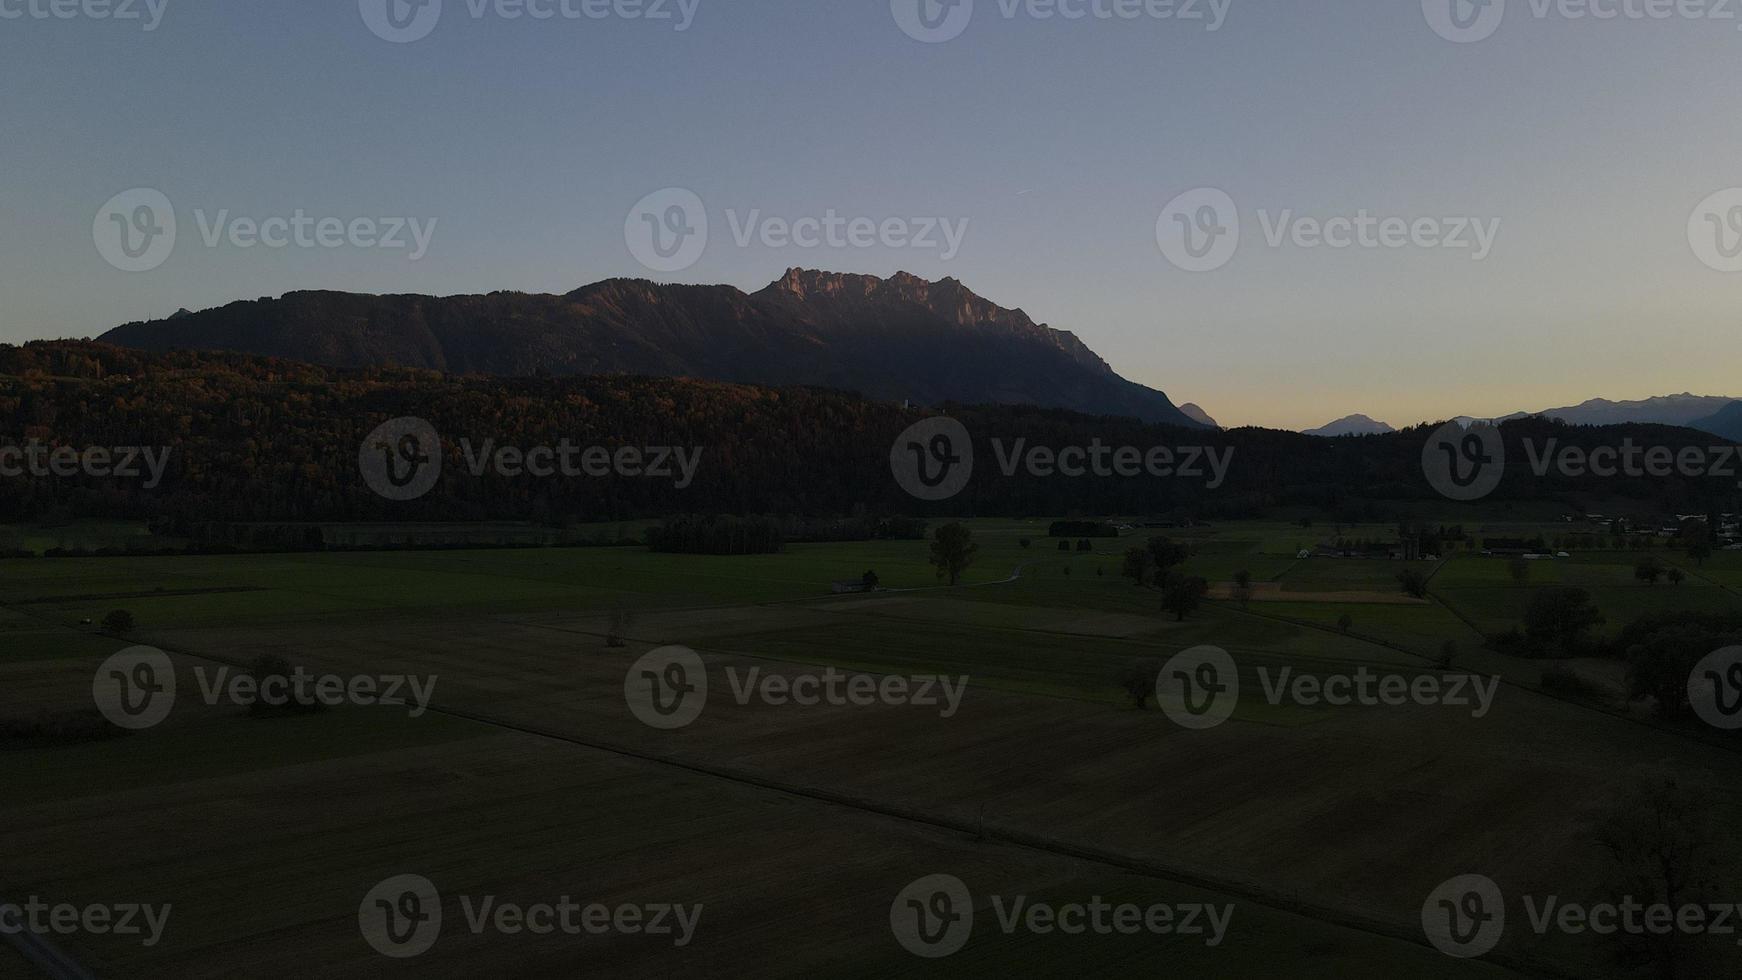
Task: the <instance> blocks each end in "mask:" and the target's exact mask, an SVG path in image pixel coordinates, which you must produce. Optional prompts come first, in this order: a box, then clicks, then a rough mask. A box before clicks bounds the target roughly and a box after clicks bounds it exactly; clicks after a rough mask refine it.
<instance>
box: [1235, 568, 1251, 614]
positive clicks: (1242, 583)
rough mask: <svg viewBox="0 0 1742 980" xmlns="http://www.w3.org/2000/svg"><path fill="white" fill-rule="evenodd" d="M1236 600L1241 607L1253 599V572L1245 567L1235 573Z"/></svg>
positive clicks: (1244, 606)
mask: <svg viewBox="0 0 1742 980" xmlns="http://www.w3.org/2000/svg"><path fill="white" fill-rule="evenodd" d="M1234 600H1235V601H1236V602H1238V603H1240V608H1241V609H1245V608H1246V604H1247V603H1249V602H1251V601H1252V573H1251V572H1249V571H1247V570H1246V569H1244V568H1242V569H1240V570H1239V571H1237V572H1235V573H1234Z"/></svg>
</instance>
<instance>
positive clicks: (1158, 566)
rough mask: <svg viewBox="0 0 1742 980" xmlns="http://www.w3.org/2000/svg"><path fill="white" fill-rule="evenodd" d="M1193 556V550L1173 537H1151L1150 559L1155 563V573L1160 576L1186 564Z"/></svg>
mask: <svg viewBox="0 0 1742 980" xmlns="http://www.w3.org/2000/svg"><path fill="white" fill-rule="evenodd" d="M1191 556H1192V550H1191V549H1190V548H1188V547H1186V546H1185V545H1183V544H1180V543H1179V542H1178V541H1175V540H1174V539H1172V538H1150V539H1149V560H1150V562H1151V563H1152V564H1154V565H1155V573H1156V576H1157V577H1158V578H1159V577H1160V576H1163V575H1166V574H1167V573H1168V572H1170V571H1172V570H1173V569H1174V568H1175V567H1177V566H1179V565H1183V564H1185V561H1186V559H1187V558H1190V557H1191Z"/></svg>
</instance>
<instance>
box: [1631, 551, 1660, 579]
mask: <svg viewBox="0 0 1742 980" xmlns="http://www.w3.org/2000/svg"><path fill="white" fill-rule="evenodd" d="M1633 577H1634V578H1636V579H1638V580H1639V581H1641V582H1644V583H1645V584H1646V585H1656V584H1657V580H1658V579H1660V578H1663V566H1662V565H1660V564H1658V561H1657V559H1656V558H1641V559H1639V564H1637V565H1635V566H1634V567H1633Z"/></svg>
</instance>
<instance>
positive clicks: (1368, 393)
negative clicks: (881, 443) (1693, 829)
mask: <svg viewBox="0 0 1742 980" xmlns="http://www.w3.org/2000/svg"><path fill="white" fill-rule="evenodd" d="M31 2H35V3H37V4H39V5H40V4H44V3H46V2H47V0H0V12H5V11H8V10H20V9H25V5H26V4H29V3H31ZM140 2H141V4H143V0H140ZM1539 2H1540V0H1539ZM1615 2H1620V0H1615ZM1630 2H1632V3H1634V4H1639V3H1642V2H1643V0H1630ZM1714 2H1715V0H1714ZM167 3H168V6H167V8H165V10H164V17H163V20H162V22H161V24H160V25H159V26H158V28H157V29H156V30H155V31H153V32H149V33H147V32H145V31H143V30H142V29H141V27H140V25H139V24H138V23H123V22H118V21H97V20H91V19H86V18H82V17H81V18H79V19H74V20H69V21H60V20H52V19H37V18H33V17H29V16H26V17H23V18H19V19H0V85H3V86H4V91H5V92H6V93H7V95H6V98H5V100H4V106H5V108H4V109H3V110H0V121H3V123H4V125H3V127H0V228H3V231H0V341H3V342H18V341H23V340H28V339H35V338H47V337H67V336H89V335H95V334H97V333H100V332H101V331H103V330H105V329H107V328H109V327H111V326H114V325H116V324H119V323H122V322H126V321H130V320H137V319H147V318H155V317H161V316H166V315H168V314H170V313H172V312H174V311H175V310H176V309H177V308H178V307H184V306H185V307H189V308H193V309H201V308H205V307H209V306H215V305H218V304H221V303H225V302H228V301H231V300H236V299H253V298H257V297H261V296H275V295H279V294H281V293H284V292H286V291H289V290H293V289H308V288H329V289H345V290H358V291H366V292H424V293H438V294H451V293H464V292H478V291H487V290H491V289H522V290H530V291H541V292H561V291H566V290H569V289H572V288H574V287H576V286H578V285H581V284H583V283H587V282H592V281H595V280H598V279H602V278H607V277H611V276H643V277H649V278H658V279H663V280H668V281H680V282H725V283H731V284H733V285H737V286H740V287H743V288H745V289H755V288H759V287H761V286H762V285H765V284H766V283H767V282H769V281H771V280H773V279H775V278H777V277H778V276H779V275H780V273H781V272H782V271H783V270H784V269H786V268H787V267H789V266H805V267H812V268H817V267H820V268H828V269H834V270H839V271H852V272H866V273H873V274H879V275H885V274H888V273H891V272H894V271H896V270H898V269H905V270H908V271H911V272H914V273H916V274H919V275H922V276H925V277H927V278H934V279H935V278H939V277H942V276H946V275H948V276H955V277H957V278H959V279H961V280H963V281H964V282H966V283H967V284H968V285H969V286H970V287H971V288H973V289H974V290H976V291H977V292H979V293H981V294H983V295H985V296H987V297H988V298H990V299H992V300H994V301H996V302H999V303H1001V304H1003V305H1006V306H1019V307H1022V308H1023V309H1025V310H1027V311H1028V312H1029V314H1030V315H1032V316H1033V317H1034V318H1035V319H1036V320H1040V321H1043V322H1047V323H1050V324H1051V325H1053V326H1055V327H1059V328H1061V329H1068V330H1072V331H1075V332H1076V333H1077V334H1079V335H1080V336H1081V337H1082V338H1083V339H1084V340H1085V341H1086V342H1087V343H1088V344H1089V345H1090V346H1091V347H1093V348H1094V349H1095V350H1096V351H1098V352H1099V353H1101V354H1102V355H1103V356H1104V357H1106V358H1107V359H1108V360H1109V361H1110V362H1111V363H1112V364H1113V365H1114V366H1115V368H1116V369H1117V370H1119V371H1120V372H1121V373H1122V374H1124V375H1125V376H1127V377H1129V378H1132V379H1133V380H1136V381H1140V382H1142V383H1145V384H1149V385H1152V386H1155V387H1158V388H1161V389H1163V390H1165V391H1166V392H1168V393H1169V394H1170V395H1172V396H1173V397H1174V399H1175V400H1176V401H1182V402H1183V401H1195V402H1198V403H1199V404H1201V405H1203V406H1204V407H1205V408H1206V409H1207V410H1208V411H1210V413H1211V414H1213V415H1215V416H1216V417H1217V418H1218V419H1219V420H1220V421H1221V422H1222V423H1223V424H1225V425H1227V424H1262V425H1271V426H1278V427H1288V428H1295V427H1303V426H1309V425H1317V424H1320V423H1323V422H1326V421H1328V420H1330V419H1333V418H1336V417H1338V416H1342V415H1346V414H1349V413H1353V412H1364V413H1366V414H1369V415H1373V416H1375V417H1377V418H1380V419H1384V420H1386V421H1389V422H1392V423H1394V424H1397V425H1404V424H1410V423H1414V422H1417V421H1422V420H1427V419H1439V418H1445V417H1450V416H1453V415H1458V414H1473V415H1496V414H1502V413H1506V412H1511V411H1514V410H1519V409H1525V410H1538V409H1543V408H1549V407H1552V406H1558V405H1563V404H1569V403H1574V402H1578V401H1582V400H1584V399H1585V398H1588V397H1593V396H1605V397H1612V398H1639V397H1645V396H1649V395H1657V394H1665V393H1671V392H1680V391H1684V390H1692V391H1694V392H1696V393H1701V394H1714V395H1737V396H1742V377H1739V376H1738V375H1737V372H1736V370H1735V368H1736V366H1737V365H1738V364H1742V356H1739V355H1742V330H1738V329H1737V327H1738V322H1739V318H1738V315H1737V314H1738V310H1739V308H1742V273H1723V272H1719V271H1715V270H1714V269H1712V268H1709V267H1708V266H1707V265H1706V264H1704V263H1702V261H1700V259H1699V258H1698V257H1696V255H1695V252H1694V250H1693V249H1692V248H1691V247H1690V244H1689V239H1688V228H1687V225H1688V221H1689V216H1690V214H1691V213H1692V212H1693V210H1694V208H1695V206H1696V205H1697V204H1699V203H1700V202H1701V201H1702V200H1703V199H1705V198H1706V197H1707V196H1708V195H1710V194H1712V193H1714V192H1716V191H1720V190H1723V189H1726V188H1730V187H1736V186H1742V127H1738V126H1737V125H1736V123H1735V100H1734V92H1735V83H1736V81H1737V79H1738V73H1737V70H1738V66H1742V31H1739V30H1738V27H1739V26H1742V22H1739V21H1737V20H1735V19H1731V20H1727V21H1712V20H1679V19H1676V20H1667V21H1649V20H1635V19H1627V18H1617V19H1614V20H1606V21H1598V20H1591V19H1586V20H1570V19H1567V18H1565V17H1562V16H1560V15H1559V14H1556V13H1551V14H1549V15H1548V16H1547V17H1546V18H1541V19H1539V18H1538V17H1536V16H1535V15H1534V12H1533V10H1532V4H1531V0H1510V7H1509V9H1508V10H1507V11H1506V15H1505V20H1504V22H1503V23H1502V26H1501V28H1500V29H1499V31H1498V32H1497V33H1496V34H1495V35H1494V36H1493V37H1491V38H1488V39H1487V40H1484V41H1481V42H1479V43H1474V44H1453V43H1450V42H1448V41H1446V40H1444V39H1442V38H1441V37H1439V36H1438V35H1437V34H1436V33H1435V32H1434V31H1433V30H1431V29H1430V28H1429V26H1428V21H1427V18H1426V17H1424V14H1423V10H1422V9H1421V6H1420V5H1419V3H1418V2H1417V0H1332V2H1303V0H1232V4H1231V7H1230V9H1229V10H1228V14H1227V19H1226V21H1225V23H1224V24H1223V25H1222V27H1221V29H1220V30H1219V31H1216V32H1214V33H1211V32H1208V31H1206V30H1205V29H1204V25H1203V23H1202V22H1192V23H1187V22H1181V21H1177V20H1156V19H1150V18H1142V19H1138V20H1132V21H1122V20H1096V19H1084V20H1078V21H1066V20H1061V19H1053V20H1037V19H1034V18H1032V17H1030V16H1028V15H1027V14H1025V13H1024V14H1019V15H1018V16H1017V17H1015V18H1013V19H1006V18H1005V17H1004V16H1003V15H1002V14H1001V12H1000V10H999V2H998V0H978V7H977V9H976V11H975V15H974V18H973V20H972V22H971V23H970V25H969V26H968V28H967V30H966V31H965V32H964V33H963V34H961V36H959V37H957V38H955V39H954V40H951V41H948V42H947V43H940V44H925V43H920V42H917V41H915V40H912V39H910V38H909V37H908V36H907V35H906V34H904V33H903V32H902V31H901V30H900V29H899V28H898V26H897V24H896V20H895V18H894V16H892V12H891V9H890V4H889V2H888V0H851V2H841V0H827V2H822V0H700V6H699V8H698V10H697V12H696V17H695V21H694V23H693V24H692V25H691V26H690V28H689V29H688V30H687V31H684V32H677V31H675V30H673V29H672V25H671V24H670V23H669V22H666V23H654V22H649V21H643V20H625V19H607V20H585V19H583V20H563V19H555V20H549V21H542V22H534V21H531V20H518V21H509V20H503V19H501V18H499V17H497V16H495V15H494V14H491V15H487V16H486V17H485V18H484V19H481V20H474V19H473V18H472V17H471V16H470V14H469V12H468V10H467V8H466V0H446V4H447V6H446V9H445V10H444V14H443V17H442V20H441V22H440V23H439V24H438V25H437V27H436V29H435V30H434V32H433V33H431V34H430V35H429V36H428V37H427V38H425V39H423V40H420V41H417V42H415V43H410V44H391V43H387V42H385V41H383V40H381V39H379V38H378V37H376V36H375V35H374V34H373V33H371V32H370V31H369V30H368V29H367V28H366V27H365V25H364V22H363V18H362V16H361V15H360V13H359V8H358V3H357V0H319V2H317V0H306V2H304V0H299V2H295V3H287V2H280V3H269V2H262V0H167ZM1733 6H1734V7H1735V8H1736V10H1735V12H1736V13H1738V14H1742V3H1735V4H1734V5H1733ZM1201 186H1211V187H1216V188H1220V189H1222V190H1224V191H1226V192H1228V193H1229V194H1230V195H1232V197H1233V198H1234V200H1235V201H1236V202H1237V203H1238V205H1239V207H1240V210H1241V218H1242V224H1243V240H1242V244H1241V249H1240V251H1239V253H1238V254H1237V255H1236V256H1235V258H1234V259H1233V260H1232V261H1231V262H1230V263H1229V264H1228V265H1226V266H1224V267H1223V268H1220V269H1217V270H1215V271H1213V272H1206V273H1187V272H1184V271H1181V270H1180V269H1178V268H1176V267H1174V266H1173V265H1172V264H1170V263H1169V262H1168V261H1167V259H1166V258H1164V256H1163V254H1162V251H1161V249H1160V248H1159V247H1158V245H1157V243H1156V219H1157V217H1158V215H1159V214H1160V213H1161V210H1162V208H1163V206H1164V205H1165V204H1167V203H1168V202H1169V201H1170V200H1172V199H1173V198H1174V197H1175V196H1176V195H1178V194H1180V193H1181V192H1184V191H1187V190H1191V189H1193V188H1197V187H1201ZM135 187H150V188H155V189H158V190H161V191H163V192H164V193H165V194H167V195H168V197H169V198H170V199H171V200H172V201H173V202H174V204H175V207H176V214H177V218H178V221H179V224H180V229H179V238H178V244H177V248H176V251H175V253H174V254H173V255H172V256H171V257H170V259H169V260H168V261H167V262H166V263H164V264H163V265H162V266H161V267H160V268H157V269H155V270H153V271H150V272H144V273H126V272H121V271H118V270H116V269H114V268H112V267H111V266H110V265H109V264H107V263H106V262H105V261H104V259H103V258H102V257H101V256H100V255H99V253H98V251H97V249H96V247H95V245H94V244H93V238H92V222H93V219H94V218H95V217H96V215H97V212H98V210H99V208H100V207H101V206H102V205H103V204H104V202H105V201H107V200H108V199H109V198H110V197H111V196H112V195H114V194H116V193H118V192H120V191H124V190H127V189H129V188H135ZM665 187H683V188H688V189H690V190H693V191H695V192H696V193H698V194H699V195H700V196H701V197H702V199H703V200H704V201H705V202H706V204H707V207H708V209H709V218H710V222H711V224H712V229H711V233H712V234H711V238H710V243H709V247H708V249H707V251H706V253H705V254H704V255H703V257H702V258H701V260H700V261H699V262H697V263H696V264H695V265H694V266H693V267H690V268H688V269H685V270H683V271H681V272H678V273H675V274H671V275H656V274H654V273H651V272H649V271H648V270H647V269H645V268H644V267H642V266H641V265H640V264H639V263H638V262H637V261H636V260H635V258H634V257H633V256H632V255H631V253H630V251H629V249H628V247H627V246H626V244H625V241H624V220H625V217H626V216H627V215H628V213H629V211H630V209H631V207H632V206H633V205H635V203H636V202H637V201H638V200H640V199H641V198H642V197H643V196H644V195H646V194H648V193H649V192H652V191H655V190H658V189H661V188H665ZM831 208H832V209H834V210H835V211H836V212H837V213H839V214H841V215H842V216H846V217H859V216H864V217H871V218H876V219H879V220H881V219H884V218H890V217H915V218H918V217H939V218H949V219H951V220H959V219H963V218H965V219H967V220H968V222H969V226H968V232H967V236H966V238H965V240H964V243H963V246H962V249H961V252H960V254H959V255H957V256H956V257H954V258H953V259H950V260H948V261H945V260H944V259H943V258H942V257H941V256H940V254H939V253H938V251H937V250H935V249H891V248H871V249H856V248H839V249H836V248H827V247H824V248H815V249H802V248H796V247H791V246H788V247H785V248H768V247H764V246H762V245H760V244H756V245H752V246H750V247H739V246H738V245H737V244H736V243H735V242H734V241H733V240H732V234H731V230H730V228H729V227H728V222H727V218H726V214H725V212H726V211H727V209H734V210H736V211H737V212H739V213H740V214H743V213H746V212H749V211H750V210H752V209H761V210H762V211H763V212H765V213H768V214H774V215H780V216H784V217H789V218H796V217H802V216H806V215H814V216H821V215H822V214H824V213H825V212H826V211H827V210H828V209H831ZM1362 208H1365V209H1367V210H1368V211H1370V212H1372V213H1374V214H1376V215H1381V216H1392V215H1396V216H1402V217H1408V218H1417V217H1428V216H1445V217H1477V218H1481V219H1483V220H1488V221H1491V220H1493V219H1495V218H1498V219H1500V220H1501V222H1502V224H1501V228H1500V233H1499V237H1498V239H1497V243H1496V246H1495V249H1494V252H1493V254H1492V255H1491V256H1490V257H1489V258H1488V259H1486V260H1485V261H1482V262H1475V261H1472V260H1471V258H1470V255H1469V253H1468V252H1467V251H1450V250H1426V249H1415V248H1410V249H1404V250H1392V251H1385V250H1361V249H1351V250H1347V251H1333V250H1329V249H1316V250H1303V249H1299V248H1293V247H1285V248H1281V249H1273V248H1270V247H1269V246H1268V245H1267V244H1266V242H1265V241H1264V235H1263V229H1262V228H1261V227H1260V224H1259V219H1258V217H1257V212H1258V210H1259V209H1266V210H1268V211H1269V212H1271V213H1272V214H1273V215H1274V214H1276V213H1278V212H1280V211H1282V210H1283V209H1293V211H1294V212H1296V213H1298V214H1305V215H1311V216H1315V217H1332V216H1335V215H1339V214H1341V215H1353V214H1354V213H1355V212H1356V211H1357V210H1358V209H1362ZM195 209H203V210H205V211H206V212H207V214H208V216H209V215H211V214H214V213H216V212H217V211H218V210H220V209H228V210H229V211H230V212H231V214H232V215H245V216H249V217H253V218H266V217H271V216H274V215H280V216H289V215H290V214H292V213H293V212H294V211H296V210H297V209H302V210H303V211H304V212H305V213H307V214H308V215H310V216H314V217H325V216H334V217H341V218H345V219H347V220H349V219H351V218H356V217H365V216H381V217H388V216H393V217H398V216H414V217H419V218H423V219H427V218H435V219H437V221H438V225H437V227H436V230H435V234H434V238H433V240H432V247H431V248H430V251H429V254H428V255H427V256H426V257H424V258H423V259H421V260H420V261H417V262H411V261H408V259H407V256H406V254H405V253H404V252H403V251H384V250H362V249H354V248H342V249H337V250H321V249H297V248H289V249H284V250H268V249H264V248H255V249H250V250H242V249H237V248H234V247H231V246H229V245H227V244H226V245H220V246H219V247H216V248H208V247H206V246H205V245H204V243H203V242H202V241H201V240H200V233H199V229H198V228H197V226H196V222H195V218H194V210H195Z"/></svg>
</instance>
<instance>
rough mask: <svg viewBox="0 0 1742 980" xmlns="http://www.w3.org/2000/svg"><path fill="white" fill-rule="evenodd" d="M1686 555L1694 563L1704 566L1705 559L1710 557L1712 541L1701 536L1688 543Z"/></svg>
mask: <svg viewBox="0 0 1742 980" xmlns="http://www.w3.org/2000/svg"><path fill="white" fill-rule="evenodd" d="M1688 557H1689V558H1692V559H1693V560H1694V564H1696V565H1698V566H1700V567H1701V568H1704V567H1706V559H1707V558H1710V557H1712V542H1711V541H1709V540H1707V539H1705V538H1701V539H1699V540H1697V541H1695V542H1694V543H1693V544H1690V545H1688Z"/></svg>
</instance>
